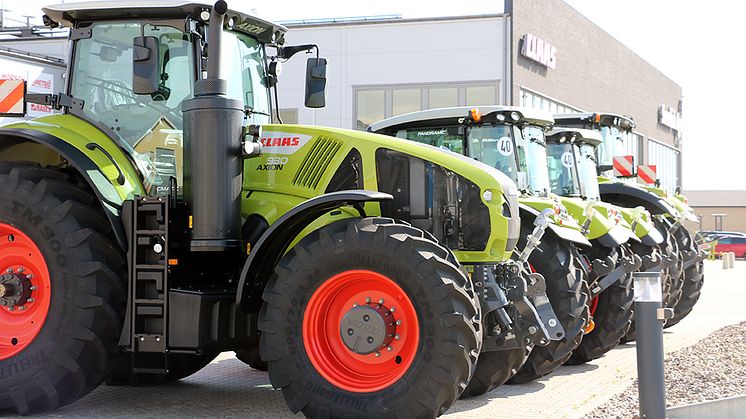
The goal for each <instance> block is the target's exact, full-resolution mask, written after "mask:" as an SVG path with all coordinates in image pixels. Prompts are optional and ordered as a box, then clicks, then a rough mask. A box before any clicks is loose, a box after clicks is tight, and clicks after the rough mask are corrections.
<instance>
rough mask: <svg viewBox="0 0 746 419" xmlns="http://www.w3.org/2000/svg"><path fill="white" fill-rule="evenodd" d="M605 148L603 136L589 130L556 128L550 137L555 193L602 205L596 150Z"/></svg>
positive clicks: (548, 162)
mask: <svg viewBox="0 0 746 419" xmlns="http://www.w3.org/2000/svg"><path fill="white" fill-rule="evenodd" d="M601 144H603V140H602V137H601V135H600V134H599V133H598V132H596V131H592V130H587V129H582V128H580V129H568V128H554V129H553V130H552V131H550V132H549V133H548V134H547V149H548V152H547V155H548V160H547V164H548V165H549V179H550V183H551V185H552V192H553V193H555V194H557V195H560V196H576V197H581V198H583V199H585V200H592V201H598V200H600V199H601V195H600V193H599V190H598V178H597V170H598V165H597V160H596V153H595V150H596V148H597V147H600V145H601Z"/></svg>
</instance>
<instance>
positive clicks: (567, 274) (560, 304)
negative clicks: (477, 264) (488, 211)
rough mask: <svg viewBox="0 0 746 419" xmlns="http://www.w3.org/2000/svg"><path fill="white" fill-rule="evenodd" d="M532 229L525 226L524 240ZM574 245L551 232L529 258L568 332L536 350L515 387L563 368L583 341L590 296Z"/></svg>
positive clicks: (524, 366) (522, 370)
mask: <svg viewBox="0 0 746 419" xmlns="http://www.w3.org/2000/svg"><path fill="white" fill-rule="evenodd" d="M524 224H527V223H524ZM530 226H531V225H530V224H529V225H526V226H522V228H521V230H522V231H521V237H526V236H527V235H528V234H530V231H528V230H529V228H530ZM522 240H524V241H525V239H522ZM519 245H520V244H519ZM570 246H572V244H570V243H569V242H566V241H563V240H560V239H559V237H557V236H556V235H554V234H553V233H551V232H547V234H545V235H544V237H543V238H542V239H541V245H539V250H540V251H539V250H537V251H535V252H534V253H532V254H531V257H530V258H529V263H530V264H531V266H532V267H533V268H534V269H535V270H536V271H537V272H538V273H540V274H542V275H543V276H544V278H545V280H546V284H547V296H548V297H549V301H550V302H551V303H552V308H553V309H554V312H555V314H556V315H557V319H558V320H559V322H560V324H561V325H562V327H563V328H564V330H565V337H564V338H562V339H561V340H558V341H552V342H550V343H549V345H547V346H536V347H534V349H533V350H532V351H531V354H530V355H529V356H528V359H527V360H526V363H525V364H524V365H523V367H522V368H521V369H520V370H518V373H516V374H515V375H514V376H513V377H512V378H511V379H510V381H509V383H511V384H523V383H527V382H530V381H533V380H536V379H538V378H541V377H543V376H545V375H547V374H549V373H551V372H552V371H554V370H555V369H557V368H559V367H560V366H561V365H562V364H564V363H565V362H567V360H568V359H569V358H570V355H572V351H573V350H574V349H575V348H577V347H578V345H579V344H580V341H581V339H582V338H583V328H584V326H585V324H586V322H587V321H588V318H587V314H588V311H587V309H586V304H587V303H588V294H586V293H585V287H584V283H585V278H584V277H583V275H582V274H581V275H578V274H577V273H579V272H578V270H577V268H576V265H575V263H576V262H575V257H574V256H573V253H572V249H571V247H570Z"/></svg>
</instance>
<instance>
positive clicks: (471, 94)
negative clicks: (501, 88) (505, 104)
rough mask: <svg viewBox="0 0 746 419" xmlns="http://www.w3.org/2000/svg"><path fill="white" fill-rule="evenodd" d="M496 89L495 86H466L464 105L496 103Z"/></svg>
mask: <svg viewBox="0 0 746 419" xmlns="http://www.w3.org/2000/svg"><path fill="white" fill-rule="evenodd" d="M496 104H497V89H496V88H495V86H469V87H467V88H466V105H467V106H479V105H496Z"/></svg>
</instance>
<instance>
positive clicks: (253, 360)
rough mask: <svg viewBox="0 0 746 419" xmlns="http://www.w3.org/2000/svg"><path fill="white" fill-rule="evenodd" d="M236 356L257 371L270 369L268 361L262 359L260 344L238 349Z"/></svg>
mask: <svg viewBox="0 0 746 419" xmlns="http://www.w3.org/2000/svg"><path fill="white" fill-rule="evenodd" d="M236 358H238V360H239V361H241V362H243V363H244V364H246V365H248V366H250V367H251V368H253V369H255V370H257V371H267V370H268V369H269V366H268V365H267V361H264V360H262V357H261V355H260V354H259V347H258V346H255V347H253V348H249V349H243V350H241V351H236Z"/></svg>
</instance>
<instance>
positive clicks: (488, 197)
mask: <svg viewBox="0 0 746 419" xmlns="http://www.w3.org/2000/svg"><path fill="white" fill-rule="evenodd" d="M482 198H484V201H485V202H492V191H490V190H486V191H484V192H483V193H482Z"/></svg>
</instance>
